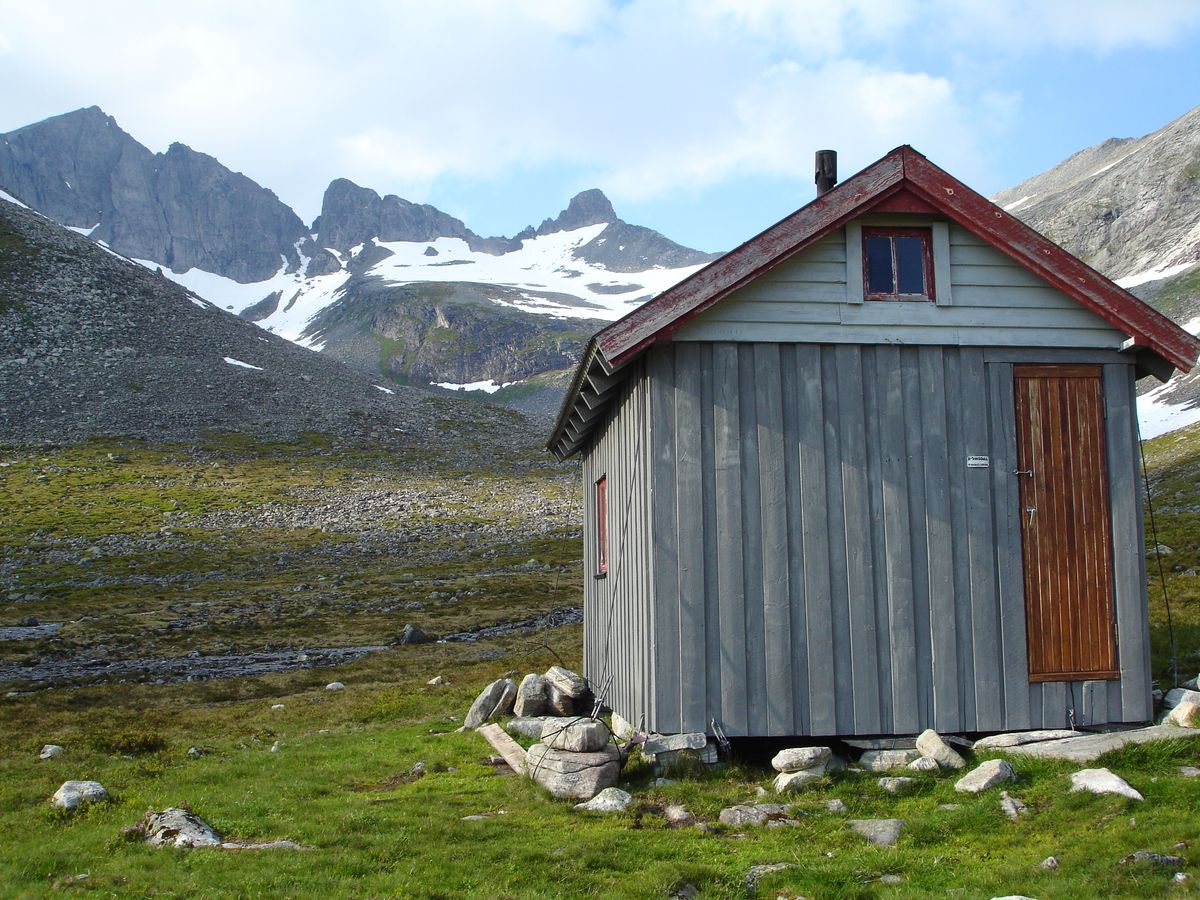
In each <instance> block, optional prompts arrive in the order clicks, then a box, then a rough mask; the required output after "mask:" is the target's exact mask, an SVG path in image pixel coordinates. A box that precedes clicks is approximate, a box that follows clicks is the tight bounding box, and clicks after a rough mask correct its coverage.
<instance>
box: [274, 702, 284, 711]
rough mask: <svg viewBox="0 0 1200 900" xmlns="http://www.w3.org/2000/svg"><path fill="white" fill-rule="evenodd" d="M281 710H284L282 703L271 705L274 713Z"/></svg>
mask: <svg viewBox="0 0 1200 900" xmlns="http://www.w3.org/2000/svg"><path fill="white" fill-rule="evenodd" d="M283 708H284V705H283V704H282V703H272V704H271V709H273V710H274V711H275V712H278V711H279V710H281V709H283Z"/></svg>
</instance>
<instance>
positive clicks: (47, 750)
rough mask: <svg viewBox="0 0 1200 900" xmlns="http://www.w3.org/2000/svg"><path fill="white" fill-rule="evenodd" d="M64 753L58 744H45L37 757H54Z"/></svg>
mask: <svg viewBox="0 0 1200 900" xmlns="http://www.w3.org/2000/svg"><path fill="white" fill-rule="evenodd" d="M64 753H66V750H64V749H63V748H62V747H61V746H59V745H58V744H46V745H45V746H44V747H42V752H41V753H39V754H38V759H54V758H55V757H56V756H62V755H63V754H64Z"/></svg>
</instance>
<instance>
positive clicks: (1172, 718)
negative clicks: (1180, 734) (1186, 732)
mask: <svg viewBox="0 0 1200 900" xmlns="http://www.w3.org/2000/svg"><path fill="white" fill-rule="evenodd" d="M1193 693H1195V692H1194V691H1193ZM1167 721H1168V722H1169V723H1170V724H1172V725H1178V726H1179V727H1180V728H1197V727H1200V703H1193V702H1192V701H1190V700H1184V701H1183V702H1182V703H1180V704H1179V705H1178V706H1176V707H1175V708H1174V709H1172V710H1171V712H1170V713H1169V714H1168V715H1167Z"/></svg>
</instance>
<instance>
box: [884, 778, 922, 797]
mask: <svg viewBox="0 0 1200 900" xmlns="http://www.w3.org/2000/svg"><path fill="white" fill-rule="evenodd" d="M916 783H917V779H915V778H907V777H903V776H902V777H899V778H892V777H888V776H885V777H883V778H880V779H879V786H880V787H881V788H883V789H884V790H885V791H887V792H888V793H889V794H898V793H900V792H901V791H904V790H907V789H908V788H910V787H912V786H913V785H914V784H916Z"/></svg>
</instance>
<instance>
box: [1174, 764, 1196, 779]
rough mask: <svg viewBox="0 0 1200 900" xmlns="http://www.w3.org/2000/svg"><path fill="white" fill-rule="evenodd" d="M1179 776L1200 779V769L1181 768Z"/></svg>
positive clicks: (1192, 767)
mask: <svg viewBox="0 0 1200 900" xmlns="http://www.w3.org/2000/svg"><path fill="white" fill-rule="evenodd" d="M1179 774H1180V776H1182V777H1183V778H1200V769H1197V768H1196V767H1195V766H1180V767H1179Z"/></svg>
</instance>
